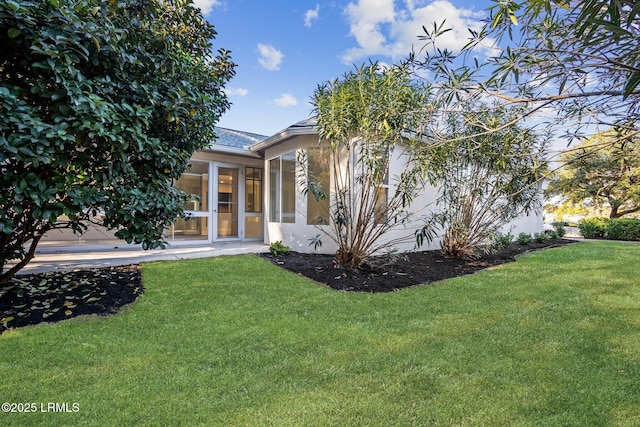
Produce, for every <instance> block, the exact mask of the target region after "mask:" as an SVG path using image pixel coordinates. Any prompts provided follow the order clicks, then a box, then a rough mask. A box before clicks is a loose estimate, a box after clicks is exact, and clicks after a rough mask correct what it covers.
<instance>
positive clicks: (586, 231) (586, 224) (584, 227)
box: [578, 217, 610, 239]
mask: <svg viewBox="0 0 640 427" xmlns="http://www.w3.org/2000/svg"><path fill="white" fill-rule="evenodd" d="M609 221H610V220H609V218H603V217H593V218H585V219H583V220H582V221H580V223H579V224H578V229H579V230H580V234H582V237H584V238H585V239H592V238H597V237H605V236H606V234H607V224H608V223H609Z"/></svg>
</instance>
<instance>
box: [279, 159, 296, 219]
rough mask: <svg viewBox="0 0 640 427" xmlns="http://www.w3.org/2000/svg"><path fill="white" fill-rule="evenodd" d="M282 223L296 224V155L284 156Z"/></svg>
mask: <svg viewBox="0 0 640 427" xmlns="http://www.w3.org/2000/svg"><path fill="white" fill-rule="evenodd" d="M282 222H290V223H294V222H296V155H295V152H291V153H287V154H285V155H284V156H282Z"/></svg>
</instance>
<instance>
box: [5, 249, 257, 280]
mask: <svg viewBox="0 0 640 427" xmlns="http://www.w3.org/2000/svg"><path fill="white" fill-rule="evenodd" d="M65 243H66V244H62V243H57V244H56V243H53V244H43V245H41V246H39V247H38V250H37V251H36V256H35V258H34V259H33V260H32V261H31V262H30V263H29V264H27V266H26V267H24V268H23V269H22V270H21V271H20V273H18V274H29V273H41V272H45V271H58V270H73V269H81V268H99V267H108V266H112V265H127V264H138V263H140V262H148V261H166V260H179V259H188V258H208V257H214V256H220V255H237V254H247V253H260V252H267V251H268V246H267V245H265V244H264V243H262V242H255V241H254V242H224V243H207V244H198V245H185V246H174V247H167V248H166V249H153V250H147V251H145V250H143V249H142V248H141V247H140V245H127V244H126V243H124V244H123V243H122V242H117V241H114V242H111V243H110V244H107V243H106V242H105V244H99V245H81V244H76V245H73V244H72V245H69V243H70V242H65Z"/></svg>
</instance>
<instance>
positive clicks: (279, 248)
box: [269, 240, 290, 256]
mask: <svg viewBox="0 0 640 427" xmlns="http://www.w3.org/2000/svg"><path fill="white" fill-rule="evenodd" d="M289 251H290V248H289V246H286V245H284V244H283V243H282V240H278V241H277V242H273V243H272V244H271V245H270V246H269V252H271V254H272V255H273V256H278V255H286V254H288V253H289Z"/></svg>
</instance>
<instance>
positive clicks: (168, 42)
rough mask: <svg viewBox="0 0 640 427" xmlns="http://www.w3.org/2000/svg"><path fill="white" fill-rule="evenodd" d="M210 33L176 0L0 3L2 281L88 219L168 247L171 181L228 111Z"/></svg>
mask: <svg viewBox="0 0 640 427" xmlns="http://www.w3.org/2000/svg"><path fill="white" fill-rule="evenodd" d="M215 36H216V32H215V30H214V27H213V26H212V25H211V24H210V23H208V22H206V21H205V20H204V19H203V16H202V13H201V12H200V10H199V9H197V8H195V7H194V6H193V5H192V4H191V2H190V1H184V0H120V1H115V0H114V1H99V0H74V1H70V0H43V1H28V0H7V1H3V2H0V45H1V46H2V49H1V50H0V76H1V79H0V183H1V184H0V186H1V188H2V191H0V264H1V266H2V275H0V284H6V283H7V282H8V281H9V280H10V279H11V278H12V277H13V276H14V275H15V273H16V272H17V271H19V270H20V269H21V268H23V267H24V266H25V265H26V264H27V263H28V262H29V261H30V260H31V259H32V258H33V256H34V253H35V250H36V246H37V244H38V242H39V241H40V239H41V238H42V236H43V235H44V234H45V233H47V232H48V231H51V230H54V229H59V228H71V229H72V230H73V231H74V232H76V233H82V232H83V230H86V228H87V224H88V223H90V222H92V221H94V220H95V219H94V218H95V217H96V215H99V216H101V217H103V218H104V219H103V220H102V221H101V225H104V226H105V227H107V228H108V229H115V230H117V231H116V233H115V234H116V236H117V237H118V238H121V239H124V240H126V241H127V242H129V243H131V242H134V243H141V244H142V246H143V247H144V248H154V247H158V246H161V245H163V243H162V239H163V230H165V229H166V228H167V227H168V226H169V225H170V224H171V223H172V221H174V220H175V218H176V217H178V216H181V215H183V210H184V207H185V201H186V195H185V194H184V193H183V192H181V191H179V190H178V189H176V188H175V187H174V186H173V180H175V179H178V178H179V177H180V175H181V174H182V172H183V171H184V170H185V168H187V166H188V162H189V159H190V157H191V155H192V153H193V152H194V151H195V150H197V149H199V148H201V147H202V146H203V145H205V144H207V143H209V142H210V141H211V140H213V139H214V137H215V134H214V124H215V123H216V122H217V120H218V119H219V117H220V115H221V114H222V113H223V112H224V111H226V110H227V109H228V107H229V102H228V100H227V98H226V96H225V94H224V93H223V91H222V89H223V87H224V85H225V84H226V82H227V81H228V80H229V79H230V78H231V77H232V76H233V74H234V66H235V64H233V62H232V61H231V59H230V56H229V52H228V51H225V50H222V49H221V50H219V51H218V53H217V54H214V53H212V40H213V39H214V38H215ZM63 216H65V217H67V218H68V221H66V220H65V221H61V220H60V218H61V217H63ZM10 260H14V261H15V264H14V265H13V266H11V267H10V268H8V267H7V266H8V262H9V261H10Z"/></svg>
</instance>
